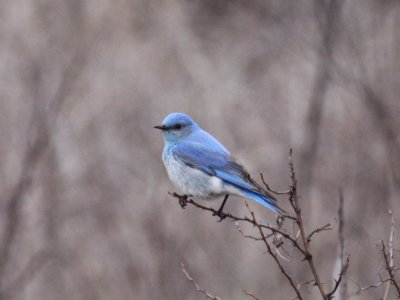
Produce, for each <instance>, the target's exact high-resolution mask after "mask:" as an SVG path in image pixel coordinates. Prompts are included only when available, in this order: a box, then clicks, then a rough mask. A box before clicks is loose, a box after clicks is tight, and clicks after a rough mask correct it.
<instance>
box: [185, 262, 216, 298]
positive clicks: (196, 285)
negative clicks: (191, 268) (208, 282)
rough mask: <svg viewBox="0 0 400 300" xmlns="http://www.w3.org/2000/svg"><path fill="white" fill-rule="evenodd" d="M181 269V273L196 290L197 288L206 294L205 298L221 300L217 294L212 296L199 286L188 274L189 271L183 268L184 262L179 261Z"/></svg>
mask: <svg viewBox="0 0 400 300" xmlns="http://www.w3.org/2000/svg"><path fill="white" fill-rule="evenodd" d="M181 269H182V272H183V274H185V276H186V278H187V279H188V280H189V281H190V282H192V283H193V285H194V287H195V288H196V290H198V291H199V292H200V293H202V294H203V295H204V296H206V298H207V299H213V300H221V298H220V297H218V296H213V295H211V294H210V293H209V292H207V290H205V289H203V288H201V287H200V286H199V285H198V284H197V282H196V281H195V280H194V279H193V278H192V277H191V276H190V274H189V272H188V271H187V270H186V268H185V264H184V263H183V262H181Z"/></svg>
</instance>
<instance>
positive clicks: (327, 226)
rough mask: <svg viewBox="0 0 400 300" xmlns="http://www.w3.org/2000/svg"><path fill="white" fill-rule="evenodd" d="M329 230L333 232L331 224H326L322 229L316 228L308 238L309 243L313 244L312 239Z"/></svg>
mask: <svg viewBox="0 0 400 300" xmlns="http://www.w3.org/2000/svg"><path fill="white" fill-rule="evenodd" d="M327 230H332V227H331V224H329V223H328V224H325V225H324V226H322V227H319V228H316V229H314V230H313V231H311V233H310V234H309V235H308V236H307V240H308V242H311V237H312V236H313V235H314V234H316V233H320V232H322V231H327Z"/></svg>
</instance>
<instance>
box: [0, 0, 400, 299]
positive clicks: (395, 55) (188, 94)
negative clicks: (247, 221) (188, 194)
mask: <svg viewBox="0 0 400 300" xmlns="http://www.w3.org/2000/svg"><path fill="white" fill-rule="evenodd" d="M399 28H400V2H399V1H395V0H385V1H377V0H347V1H346V0H343V1H340V0H330V1H328V0H326V1H322V0H315V1H312V0H307V1H306V0H299V1H290V0H264V1H241V0H234V1H223V0H204V1H199V0H197V1H196V0H186V1H185V0H171V1H153V0H150V1H147V0H117V1H107V0H84V1H82V0H69V1H62V0H40V1H29V0H3V1H1V3H0V40H1V44H0V78H1V79H0V108H1V110H0V137H1V139H0V153H1V156H0V176H1V180H0V191H1V198H0V233H1V235H0V299H43V300H46V299H49V300H50V299H204V298H203V295H202V294H200V293H198V292H197V291H196V290H195V288H194V287H193V286H192V284H191V283H190V282H188V281H187V279H186V278H185V276H184V274H183V273H182V271H181V267H180V264H181V262H184V263H185V264H186V268H187V270H188V271H189V273H190V274H191V275H192V276H193V277H194V278H195V279H196V281H197V282H198V283H199V284H200V286H202V287H204V288H206V289H207V290H208V291H209V292H210V293H212V294H216V295H218V296H220V297H221V298H222V299H248V298H249V297H248V296H246V295H245V294H244V293H243V291H242V290H243V289H246V290H249V291H251V292H252V293H254V294H255V295H257V296H259V297H260V299H291V298H292V297H294V293H293V291H292V290H291V289H290V287H289V285H288V283H287V281H286V280H285V278H284V277H283V276H282V274H281V273H280V271H279V270H278V268H277V266H276V265H275V263H274V261H273V260H272V258H271V257H270V256H269V255H268V254H266V253H265V248H264V247H263V246H262V244H260V243H256V242H254V241H251V240H248V239H245V238H244V237H243V236H242V235H241V234H240V233H239V232H238V230H237V228H236V227H235V224H234V223H232V222H230V221H227V220H225V221H224V222H222V223H217V219H216V218H213V217H212V216H211V215H210V214H208V213H206V212H203V211H200V210H198V209H195V208H194V207H188V208H187V209H186V210H182V209H181V208H180V206H179V205H178V203H177V200H176V199H175V198H172V197H171V196H169V195H168V191H171V192H172V191H176V189H175V188H174V187H173V186H172V184H171V183H170V182H169V180H168V177H167V174H166V172H165V170H164V167H163V165H162V161H161V152H162V147H163V140H162V136H161V134H160V132H158V131H157V130H155V129H153V128H152V127H153V126H154V125H158V124H160V123H161V122H162V120H163V118H164V117H165V116H166V115H167V114H168V113H170V112H173V111H182V112H186V113H188V114H189V115H191V116H192V117H193V119H194V120H196V121H197V122H198V123H199V124H200V125H201V126H202V127H203V128H204V129H206V130H208V131H209V132H210V133H212V134H213V135H214V136H215V137H217V138H218V139H219V140H220V141H221V142H222V143H223V144H224V145H225V146H226V147H227V148H228V149H230V151H231V152H232V153H233V154H234V156H235V157H236V158H238V159H239V161H240V162H242V163H243V164H244V165H246V166H247V168H248V170H249V171H250V173H251V174H253V176H254V178H256V179H257V180H258V181H260V180H259V176H258V172H259V171H262V172H263V174H264V176H265V178H266V179H267V181H268V182H269V184H270V185H271V186H272V187H273V188H274V189H276V190H285V189H287V188H288V186H289V184H290V180H289V172H288V153H289V149H290V148H293V151H294V160H295V165H296V170H297V176H298V180H299V189H300V192H299V193H300V195H301V203H302V205H303V214H304V217H305V219H306V230H307V231H311V230H312V229H314V228H316V227H318V226H322V225H324V224H326V223H328V222H329V223H331V224H332V226H333V230H331V231H328V232H324V233H321V234H320V235H318V236H316V237H314V239H313V241H312V244H311V246H312V251H313V253H314V258H315V260H316V265H317V268H318V269H319V271H320V273H321V277H322V281H324V282H325V284H326V287H327V289H328V288H329V287H330V286H331V285H332V278H333V276H334V275H336V274H337V271H338V270H337V268H335V260H336V257H337V253H338V237H337V236H338V234H337V227H338V223H337V210H338V203H339V201H338V198H339V197H338V193H339V192H338V191H339V190H340V189H341V190H342V191H343V195H344V221H345V228H344V233H345V253H349V254H351V263H350V268H349V271H348V278H347V280H346V282H347V292H346V291H345V292H341V297H339V296H338V298H339V299H349V298H351V299H378V298H379V297H382V295H383V291H384V286H383V285H382V286H380V287H378V288H375V289H371V290H368V291H366V292H363V293H362V294H361V295H355V293H356V292H357V289H358V288H357V285H356V284H355V283H354V282H353V280H350V277H351V278H352V279H354V280H356V281H357V282H358V283H359V284H360V285H361V286H367V285H370V284H375V283H377V282H379V276H378V272H379V271H382V270H383V264H382V258H381V256H382V255H381V252H380V248H379V240H381V239H383V240H385V241H387V240H388V236H389V227H390V218H389V217H388V215H387V210H388V209H392V210H393V212H394V217H395V220H396V221H397V224H396V228H395V230H397V232H400V201H399V199H400V198H399V196H400V171H399V170H400V159H399V157H400V136H399V128H400V101H399V94H400V30H399ZM279 200H280V203H281V206H282V207H283V208H286V209H288V208H289V204H288V201H287V198H286V197H285V196H280V197H279ZM211 204H212V205H213V206H214V207H218V206H219V204H220V201H216V202H213V203H211ZM251 207H252V209H253V210H254V211H255V212H256V214H257V216H259V218H260V219H262V220H263V221H264V222H271V223H272V222H274V220H275V217H274V216H273V215H272V214H271V213H270V212H269V211H267V210H266V209H264V208H263V207H262V206H260V205H258V204H257V203H254V204H253V203H251ZM226 209H227V210H228V211H230V212H231V213H234V214H237V215H244V214H245V213H246V212H247V211H246V208H245V207H244V204H243V201H241V200H240V199H239V198H236V199H234V197H233V198H232V200H230V201H228V204H227V207H226ZM245 230H246V232H248V233H251V232H252V230H253V229H252V228H251V227H249V228H247V227H246V228H245ZM398 236H399V235H398V234H397V235H395V249H397V250H398V249H399V248H400V240H399V238H398ZM287 250H288V252H289V253H288V256H289V257H290V259H291V261H290V262H283V265H284V266H285V267H286V268H287V269H288V270H289V272H290V273H291V274H292V276H293V278H294V279H295V280H296V282H302V281H305V280H309V279H311V275H310V273H309V269H308V266H307V265H306V263H305V262H303V261H302V260H301V257H300V256H299V255H298V254H297V253H296V251H294V250H292V249H290V247H289V248H288V249H287ZM395 255H396V256H397V258H396V260H395V263H396V264H397V265H400V261H399V259H398V257H399V255H400V254H399V252H398V251H397V252H395ZM302 292H303V294H304V297H305V299H320V297H319V294H318V290H317V289H316V287H312V286H309V287H306V286H305V287H304V288H303V290H302ZM391 294H392V297H395V293H394V292H393V291H392V293H391Z"/></svg>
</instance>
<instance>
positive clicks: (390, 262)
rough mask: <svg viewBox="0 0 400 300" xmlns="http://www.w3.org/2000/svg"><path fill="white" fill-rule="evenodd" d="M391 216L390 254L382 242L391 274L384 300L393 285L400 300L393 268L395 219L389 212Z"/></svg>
mask: <svg viewBox="0 0 400 300" xmlns="http://www.w3.org/2000/svg"><path fill="white" fill-rule="evenodd" d="M389 215H390V219H391V221H390V236H389V253H387V252H386V246H385V243H384V242H383V240H381V245H382V254H383V258H384V260H385V266H386V270H387V272H388V274H389V278H390V281H388V283H387V285H386V289H385V294H384V296H383V300H386V299H387V298H388V296H389V289H390V285H393V286H394V287H395V288H396V290H397V296H398V297H399V298H400V286H399V283H398V282H397V281H396V278H395V276H394V272H393V267H394V256H393V236H394V218H393V214H392V211H391V210H389Z"/></svg>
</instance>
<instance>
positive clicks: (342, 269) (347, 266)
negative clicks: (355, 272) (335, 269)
mask: <svg viewBox="0 0 400 300" xmlns="http://www.w3.org/2000/svg"><path fill="white" fill-rule="evenodd" d="M349 263H350V256H347V258H346V262H345V263H344V265H343V266H342V268H341V270H340V273H339V277H338V279H337V280H336V279H335V286H334V287H333V289H332V291H331V292H329V293H328V294H327V295H326V296H327V298H328V299H332V298H333V297H334V295H335V293H336V291H337V289H338V288H339V285H340V282H341V281H342V279H343V277H344V275H345V274H346V272H347V269H348V268H349Z"/></svg>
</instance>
